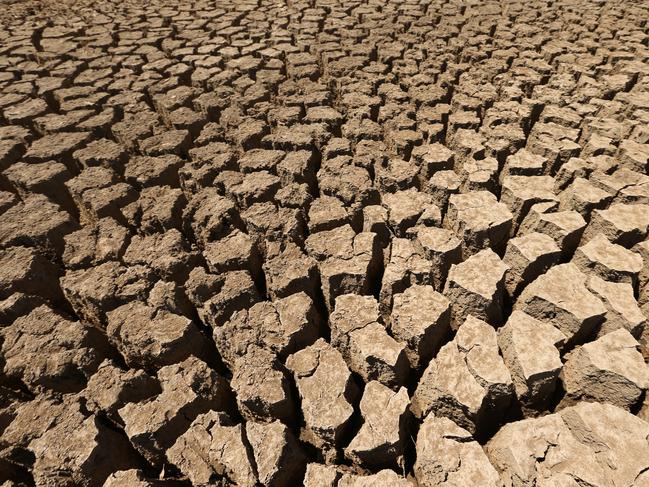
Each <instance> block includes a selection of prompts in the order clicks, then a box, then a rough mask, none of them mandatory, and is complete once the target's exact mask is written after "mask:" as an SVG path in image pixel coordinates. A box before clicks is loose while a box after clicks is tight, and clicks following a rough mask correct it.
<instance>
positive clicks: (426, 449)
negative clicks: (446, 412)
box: [414, 413, 502, 487]
mask: <svg viewBox="0 0 649 487" xmlns="http://www.w3.org/2000/svg"><path fill="white" fill-rule="evenodd" d="M414 471H415V478H416V479H417V482H418V483H419V485H421V486H425V487H437V486H449V487H450V486H455V485H481V486H485V487H486V486H492V487H500V486H501V485H502V482H501V480H500V476H499V475H498V472H496V470H495V469H494V467H493V466H492V465H491V463H489V459H488V458H487V456H486V455H485V453H484V451H483V450H482V447H481V446H480V444H479V443H478V442H477V441H475V440H474V439H473V437H472V436H471V433H469V432H468V431H467V430H465V429H464V428H461V427H460V426H458V425H457V424H455V423H454V422H453V421H451V420H450V419H448V418H444V417H439V416H435V415H434V414H432V413H431V414H429V415H428V416H427V417H426V419H424V422H423V425H422V427H421V428H420V429H419V433H418V434H417V461H416V463H415V466H414Z"/></svg>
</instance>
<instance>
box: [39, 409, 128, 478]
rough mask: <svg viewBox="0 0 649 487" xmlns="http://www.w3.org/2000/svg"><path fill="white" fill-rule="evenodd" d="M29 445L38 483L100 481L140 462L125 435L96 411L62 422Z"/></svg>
mask: <svg viewBox="0 0 649 487" xmlns="http://www.w3.org/2000/svg"><path fill="white" fill-rule="evenodd" d="M29 449H30V450H31V451H32V452H33V454H34V457H35V459H36V460H35V462H34V479H35V481H36V483H37V484H38V485H63V486H72V485H81V486H91V485H101V484H103V482H104V481H105V479H106V478H107V477H108V476H109V475H110V474H111V473H113V472H114V471H116V470H123V469H128V468H132V467H135V466H137V461H136V460H135V459H134V455H133V453H134V452H133V450H132V449H131V447H130V445H129V444H128V442H127V441H126V438H124V436H123V435H122V434H119V433H118V432H116V431H114V430H112V429H110V428H108V427H107V426H105V425H104V424H103V423H102V422H101V420H100V419H99V418H98V417H97V416H94V415H91V416H89V417H87V418H84V417H83V416H81V415H80V414H78V415H76V416H75V417H74V419H72V418H70V420H68V421H64V422H61V423H59V424H58V425H56V426H55V427H53V428H51V429H50V430H48V431H47V432H46V433H45V434H43V435H42V436H41V437H40V438H38V439H35V440H34V441H32V442H31V443H30V444H29Z"/></svg>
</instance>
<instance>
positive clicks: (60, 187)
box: [3, 161, 74, 211]
mask: <svg viewBox="0 0 649 487" xmlns="http://www.w3.org/2000/svg"><path fill="white" fill-rule="evenodd" d="M3 174H4V175H5V176H6V177H7V179H8V180H9V182H10V183H11V185H12V186H13V187H14V188H16V191H17V192H18V194H20V196H21V197H22V198H23V199H25V198H28V197H29V194H30V193H40V194H43V195H45V196H47V197H48V198H49V199H50V200H52V201H53V202H55V203H57V204H59V205H60V206H61V207H62V208H64V209H66V210H67V211H73V208H74V204H73V203H72V200H71V198H70V194H69V193H68V190H67V189H66V187H65V182H66V181H68V180H69V179H70V178H71V177H72V174H71V173H70V171H68V169H67V168H66V167H65V165H64V164H61V163H59V162H54V161H48V162H42V163H37V164H35V163H26V162H17V163H15V164H13V165H12V166H11V167H10V168H9V169H6V170H5V171H3Z"/></svg>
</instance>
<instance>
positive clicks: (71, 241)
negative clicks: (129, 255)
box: [62, 218, 130, 270]
mask: <svg viewBox="0 0 649 487" xmlns="http://www.w3.org/2000/svg"><path fill="white" fill-rule="evenodd" d="M129 239H130V233H129V230H128V229H127V228H125V227H123V226H121V225H120V224H119V223H118V222H117V221H115V220H114V219H113V218H101V219H100V220H98V221H97V223H96V224H94V225H86V226H84V227H83V228H81V229H80V230H77V231H75V232H72V233H70V234H68V235H66V236H65V250H64V252H63V257H62V259H63V264H64V265H65V267H66V268H67V269H72V270H74V269H82V268H89V267H94V266H98V265H99V264H103V263H104V262H107V261H111V260H112V261H117V260H119V259H120V257H121V256H122V255H123V254H124V251H125V250H126V247H127V246H128V243H129Z"/></svg>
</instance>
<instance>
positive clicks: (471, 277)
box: [443, 249, 508, 330]
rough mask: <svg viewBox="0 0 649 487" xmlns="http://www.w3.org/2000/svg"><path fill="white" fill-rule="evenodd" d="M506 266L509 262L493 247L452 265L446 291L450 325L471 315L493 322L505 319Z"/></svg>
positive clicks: (452, 325) (457, 323) (456, 324)
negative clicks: (450, 314)
mask: <svg viewBox="0 0 649 487" xmlns="http://www.w3.org/2000/svg"><path fill="white" fill-rule="evenodd" d="M507 270H508V266H507V265H506V264H505V263H503V261H502V260H500V258H499V257H498V255H497V254H496V253H495V252H493V251H492V250H490V249H485V250H482V251H480V252H478V253H477V254H474V255H472V256H471V257H469V258H468V259H466V260H465V261H464V262H462V263H460V264H456V265H455V264H454V265H452V266H451V270H450V271H449V274H448V279H447V280H446V285H445V287H444V292H443V294H444V296H446V297H447V298H448V299H449V301H450V302H451V303H452V306H451V313H452V318H451V327H452V328H453V329H454V330H455V329H457V328H458V327H459V326H460V325H461V324H462V322H463V321H464V320H465V319H466V317H467V316H469V315H473V316H475V317H476V318H480V319H484V320H486V321H488V322H489V323H491V324H493V325H498V324H500V323H501V322H502V321H503V318H504V316H503V311H504V310H503V306H504V303H503V301H504V294H505V274H506V272H507Z"/></svg>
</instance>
